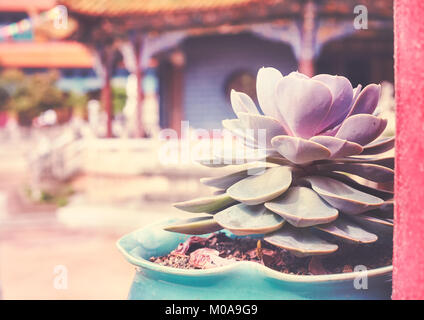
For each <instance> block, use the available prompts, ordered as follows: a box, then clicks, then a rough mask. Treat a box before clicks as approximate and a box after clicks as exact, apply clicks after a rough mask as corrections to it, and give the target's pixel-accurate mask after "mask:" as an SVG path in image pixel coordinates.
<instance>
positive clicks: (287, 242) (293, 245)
mask: <svg viewBox="0 0 424 320" xmlns="http://www.w3.org/2000/svg"><path fill="white" fill-rule="evenodd" d="M264 240H265V241H267V242H269V243H271V244H272V245H274V246H277V247H280V248H283V249H286V250H289V251H291V252H293V253H294V254H295V255H297V256H312V255H321V254H328V253H332V252H334V251H336V250H337V249H338V246H337V245H336V244H332V243H329V242H327V241H325V240H323V239H321V238H319V237H317V236H315V235H314V234H312V232H311V231H310V230H307V229H300V228H295V227H292V226H290V225H288V224H286V225H285V226H284V227H283V228H281V229H280V230H278V231H276V232H274V233H272V234H270V235H269V236H266V237H265V238H264Z"/></svg>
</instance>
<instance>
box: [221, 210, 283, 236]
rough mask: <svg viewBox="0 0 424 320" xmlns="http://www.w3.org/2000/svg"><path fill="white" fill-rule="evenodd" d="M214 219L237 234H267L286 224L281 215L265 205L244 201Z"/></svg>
mask: <svg viewBox="0 0 424 320" xmlns="http://www.w3.org/2000/svg"><path fill="white" fill-rule="evenodd" d="M214 219H215V221H216V222H217V223H218V224H219V225H221V226H222V227H223V228H225V229H228V230H230V231H231V232H232V233H234V234H236V235H248V234H266V233H270V232H273V231H275V230H277V229H280V228H281V227H282V226H283V224H284V220H283V219H282V218H281V217H279V216H278V215H276V214H274V213H273V212H271V211H269V210H268V209H266V208H265V207H264V206H263V205H256V206H249V205H246V204H243V203H240V204H237V205H234V206H231V207H229V208H227V209H225V210H223V211H221V212H218V213H217V214H216V215H215V216H214Z"/></svg>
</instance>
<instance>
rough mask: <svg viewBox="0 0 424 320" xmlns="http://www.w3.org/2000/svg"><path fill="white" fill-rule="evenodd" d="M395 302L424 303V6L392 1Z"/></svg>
mask: <svg viewBox="0 0 424 320" xmlns="http://www.w3.org/2000/svg"><path fill="white" fill-rule="evenodd" d="M394 9H395V16H394V22H395V85H396V87H395V90H396V120H397V121H396V122H397V128H396V174H395V200H396V202H395V230H394V256H393V267H394V270H393V298H394V299H424V209H423V201H424V160H423V159H424V142H423V136H424V127H423V123H424V95H423V92H424V50H423V47H424V24H423V19H424V2H423V1H422V0H395V6H394Z"/></svg>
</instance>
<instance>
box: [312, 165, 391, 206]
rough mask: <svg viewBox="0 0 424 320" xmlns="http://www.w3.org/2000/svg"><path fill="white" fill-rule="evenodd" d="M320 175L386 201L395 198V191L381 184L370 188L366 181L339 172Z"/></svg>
mask: <svg viewBox="0 0 424 320" xmlns="http://www.w3.org/2000/svg"><path fill="white" fill-rule="evenodd" d="M320 174H321V175H323V176H326V177H330V178H333V179H336V180H338V181H341V182H343V183H345V184H347V185H348V186H351V187H352V188H354V189H357V190H359V191H362V192H365V193H368V194H371V195H373V196H376V197H378V198H381V199H383V200H386V201H387V200H389V199H392V198H393V191H390V190H387V189H383V188H381V184H374V186H373V187H370V186H369V185H364V179H362V178H359V179H357V178H356V177H355V176H352V175H350V176H347V175H346V174H341V173H337V172H324V173H320ZM385 205H386V204H383V205H382V207H384V206H385Z"/></svg>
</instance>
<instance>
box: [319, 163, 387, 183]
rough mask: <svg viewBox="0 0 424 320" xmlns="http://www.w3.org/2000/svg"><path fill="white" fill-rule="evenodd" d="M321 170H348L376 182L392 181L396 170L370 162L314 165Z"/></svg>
mask: <svg viewBox="0 0 424 320" xmlns="http://www.w3.org/2000/svg"><path fill="white" fill-rule="evenodd" d="M314 168H316V169H317V170H319V171H339V172H347V173H352V174H354V175H357V176H359V177H362V178H364V179H367V180H371V181H375V182H390V181H393V179H394V174H395V173H394V171H393V170H392V169H390V168H387V167H383V166H379V165H377V164H369V163H328V164H319V165H316V166H314Z"/></svg>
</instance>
